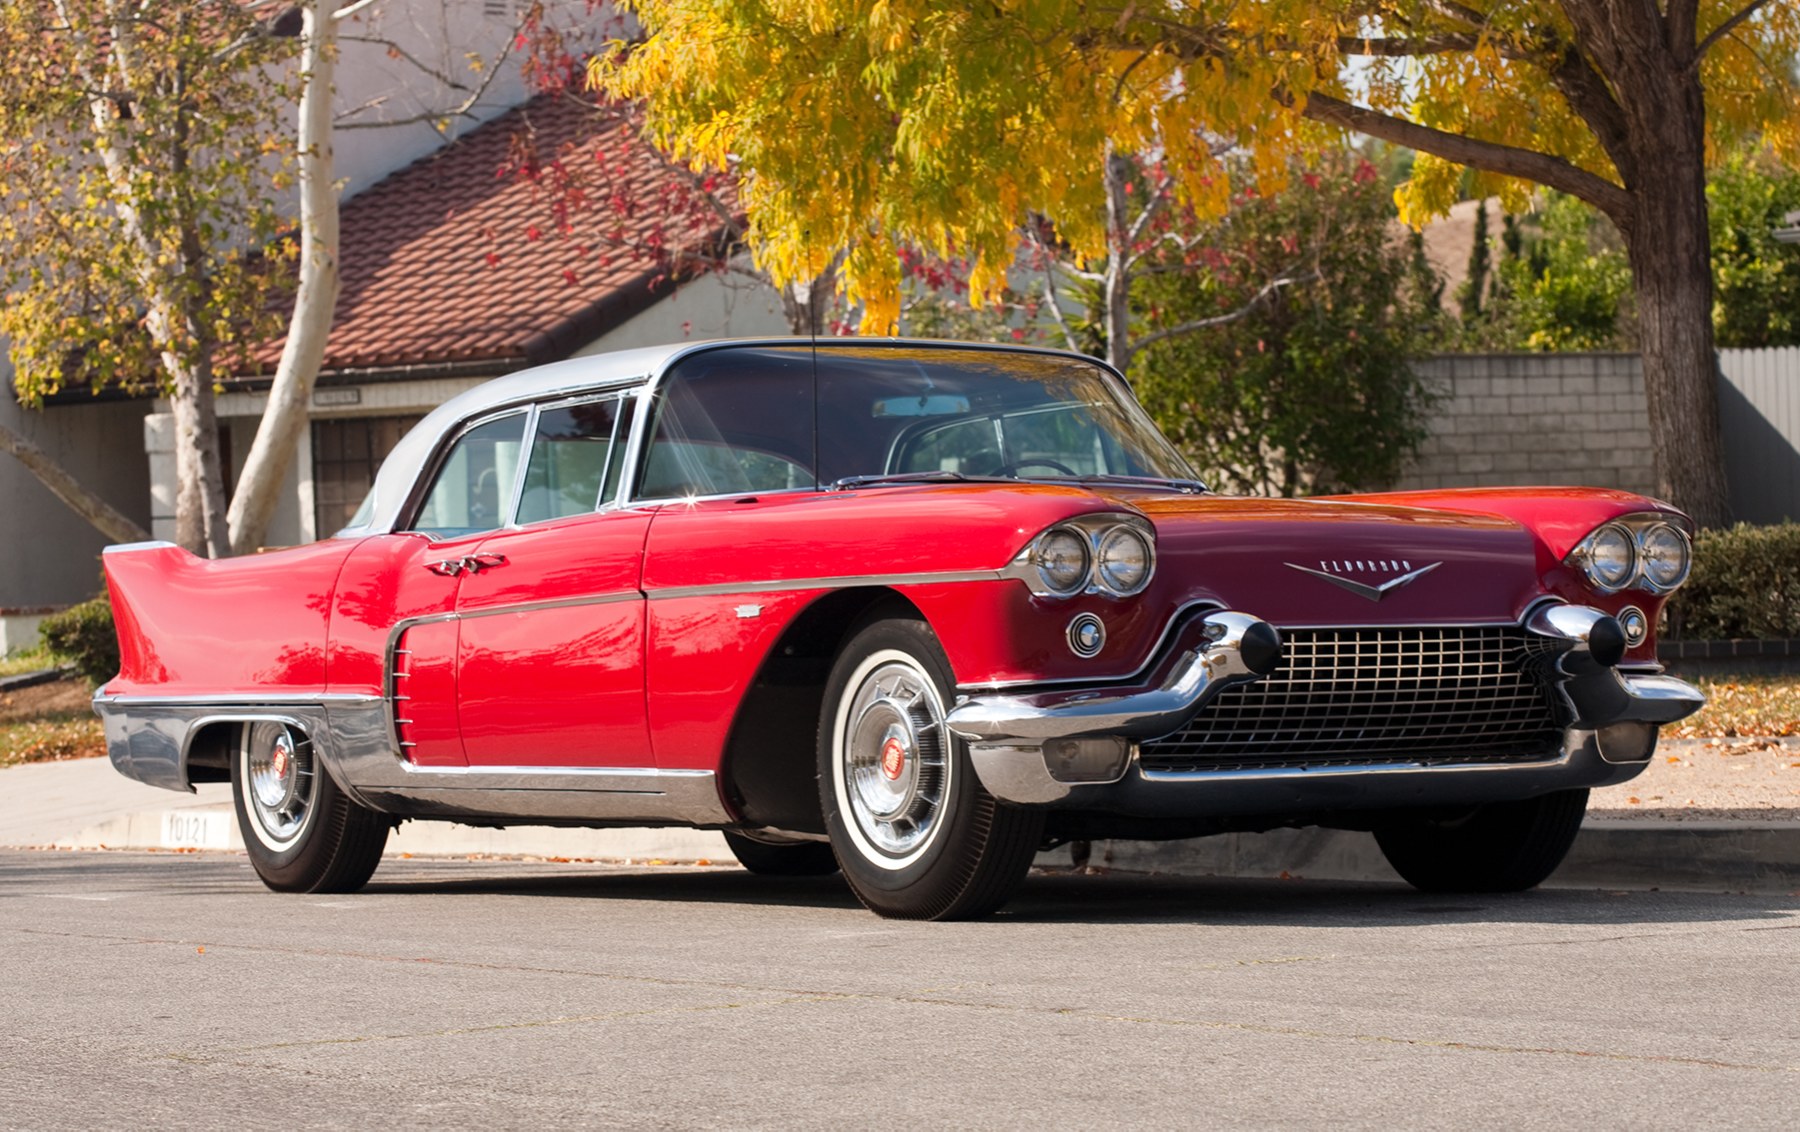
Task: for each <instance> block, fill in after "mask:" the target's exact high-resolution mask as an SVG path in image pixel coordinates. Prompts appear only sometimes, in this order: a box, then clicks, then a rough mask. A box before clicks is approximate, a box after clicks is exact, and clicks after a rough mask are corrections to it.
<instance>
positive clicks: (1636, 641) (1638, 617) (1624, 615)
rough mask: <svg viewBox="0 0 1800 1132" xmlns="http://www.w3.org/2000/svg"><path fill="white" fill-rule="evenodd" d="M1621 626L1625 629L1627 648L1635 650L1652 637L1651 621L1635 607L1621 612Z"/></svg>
mask: <svg viewBox="0 0 1800 1132" xmlns="http://www.w3.org/2000/svg"><path fill="white" fill-rule="evenodd" d="M1619 624H1620V625H1621V626H1623V627H1624V629H1625V647H1626V648H1631V649H1635V648H1637V647H1638V646H1639V645H1641V644H1643V643H1644V638H1645V637H1648V636H1649V635H1650V619H1649V618H1648V617H1645V616H1644V611H1643V610H1641V609H1639V608H1638V607H1637V606H1635V605H1628V606H1626V607H1625V608H1624V609H1621V610H1619Z"/></svg>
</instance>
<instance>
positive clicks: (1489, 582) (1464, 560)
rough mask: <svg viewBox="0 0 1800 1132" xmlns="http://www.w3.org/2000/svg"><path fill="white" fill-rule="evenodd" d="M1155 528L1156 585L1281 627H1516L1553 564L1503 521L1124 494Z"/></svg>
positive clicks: (1526, 535) (1366, 506) (1517, 527)
mask: <svg viewBox="0 0 1800 1132" xmlns="http://www.w3.org/2000/svg"><path fill="white" fill-rule="evenodd" d="M1114 498H1115V500H1116V501H1117V502H1119V503H1121V504H1124V505H1126V506H1129V507H1131V508H1133V509H1135V510H1137V511H1140V512H1142V513H1143V514H1144V515H1145V516H1146V517H1148V518H1149V519H1150V520H1151V522H1153V523H1154V524H1155V525H1156V532H1157V570H1156V582H1155V583H1154V587H1155V589H1156V590H1157V591H1159V593H1160V594H1161V595H1162V596H1163V597H1165V598H1166V599H1167V600H1169V601H1170V602H1172V603H1173V604H1174V605H1175V606H1177V607H1179V606H1181V605H1186V604H1189V603H1191V602H1194V601H1217V602H1219V603H1221V604H1223V605H1224V606H1225V607H1226V608H1228V609H1237V610H1241V611H1243V612H1245V613H1251V614H1254V615H1256V616H1258V617H1261V618H1263V619H1265V620H1267V621H1270V622H1272V623H1274V624H1275V625H1277V626H1282V625H1287V626H1303V625H1370V624H1401V625H1419V624H1478V623H1489V624H1492V623H1500V622H1517V621H1518V620H1519V619H1520V618H1521V617H1522V616H1523V615H1524V613H1525V610H1526V609H1527V608H1529V607H1530V606H1531V605H1532V603H1534V602H1535V601H1537V600H1538V599H1540V598H1541V597H1542V596H1543V594H1544V592H1545V590H1544V580H1543V572H1544V570H1545V569H1546V568H1548V567H1551V566H1553V565H1554V560H1552V559H1550V558H1549V555H1548V553H1547V551H1546V550H1545V549H1544V548H1543V546H1542V544H1541V543H1540V541H1539V540H1538V538H1537V537H1536V536H1535V535H1534V534H1533V533H1532V532H1531V531H1530V530H1529V529H1527V528H1526V527H1525V526H1523V525H1521V524H1520V523H1518V522H1516V521H1514V520H1512V519H1509V518H1504V517H1502V516H1498V515H1492V514H1488V515H1482V514H1470V513H1467V512H1452V511H1441V510H1432V509H1426V508H1420V507H1405V506H1397V505H1393V504H1370V503H1350V502H1342V501H1327V500H1298V499H1254V498H1241V497H1235V496H1216V495H1208V496H1197V497H1196V496H1170V495H1167V494H1155V495H1152V494H1150V493H1133V494H1126V493H1121V494H1120V495H1117V496H1114Z"/></svg>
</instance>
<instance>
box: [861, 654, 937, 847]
mask: <svg viewBox="0 0 1800 1132" xmlns="http://www.w3.org/2000/svg"><path fill="white" fill-rule="evenodd" d="M946 739H947V736H946V734H945V731H944V710H943V706H942V705H941V704H940V703H939V702H938V696H937V689H935V688H934V687H932V686H931V683H930V681H929V680H927V679H926V678H925V676H924V674H923V673H921V672H919V671H918V669H916V668H914V667H912V666H911V665H909V664H903V663H900V662H898V661H890V662H888V663H886V664H883V665H881V666H880V667H878V668H876V669H875V670H874V671H873V672H871V673H869V674H868V675H867V676H866V677H864V678H863V681H862V683H861V684H860V685H858V687H857V689H856V693H855V696H854V697H853V698H852V700H851V703H850V710H849V727H848V728H847V730H846V733H845V735H844V741H843V747H842V749H841V753H840V758H841V759H842V760H843V771H844V784H845V786H846V787H847V788H848V789H847V790H846V793H847V794H848V795H849V798H848V800H849V803H850V812H851V816H852V817H853V818H854V820H855V822H856V826H857V829H858V830H859V831H860V832H861V833H862V835H863V837H864V838H866V839H867V840H868V841H869V843H870V844H871V845H873V846H874V847H875V848H876V849H878V850H879V851H880V852H882V853H885V854H888V855H889V856H894V857H903V856H905V855H907V854H908V853H911V852H912V851H914V850H915V849H917V848H919V847H920V846H921V845H923V844H924V843H925V842H926V840H927V839H929V838H930V836H931V834H932V831H933V830H934V829H935V828H936V826H937V822H938V820H939V818H940V817H941V815H942V813H943V807H944V799H945V797H946V790H947V788H948V786H949V780H950V765H949V757H948V754H949V752H948V749H947V747H946Z"/></svg>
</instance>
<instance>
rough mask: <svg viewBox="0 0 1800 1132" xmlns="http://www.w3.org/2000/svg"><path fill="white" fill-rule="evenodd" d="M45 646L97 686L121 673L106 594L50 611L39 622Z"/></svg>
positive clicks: (117, 638) (116, 640)
mask: <svg viewBox="0 0 1800 1132" xmlns="http://www.w3.org/2000/svg"><path fill="white" fill-rule="evenodd" d="M38 633H39V634H40V635H41V636H42V637H43V638H44V646H45V647H46V648H48V649H49V650H50V652H51V653H52V654H53V655H55V656H57V657H58V658H60V659H62V660H66V661H68V662H69V663H70V664H73V665H74V666H75V670H76V671H77V672H79V673H81V674H82V675H83V676H85V677H87V678H88V681H89V682H90V683H92V684H94V685H95V686H96V687H98V686H99V685H101V684H103V683H105V682H106V681H108V680H111V679H112V678H113V677H114V676H117V675H118V674H119V636H118V634H117V633H115V632H114V631H113V616H112V604H111V603H110V602H108V601H107V600H106V598H105V597H104V596H102V597H97V598H94V599H93V600H92V601H84V602H82V603H81V604H80V605H72V606H70V607H69V608H67V609H65V610H63V611H62V612H61V613H54V614H51V615H50V616H49V617H46V618H44V620H43V621H42V622H41V623H40V624H39V625H38Z"/></svg>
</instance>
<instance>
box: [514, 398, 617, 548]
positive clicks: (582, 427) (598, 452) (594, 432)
mask: <svg viewBox="0 0 1800 1132" xmlns="http://www.w3.org/2000/svg"><path fill="white" fill-rule="evenodd" d="M618 426H619V402H618V401H617V400H616V399H610V398H609V399H607V400H604V401H587V402H583V403H581V404H578V405H563V406H560V407H557V408H546V409H544V410H542V411H540V412H539V413H538V420H537V433H536V435H535V436H533V437H532V440H531V460H530V462H529V463H527V464H526V465H525V490H524V493H523V494H522V495H521V496H520V497H519V516H518V520H517V521H518V522H520V523H536V522H539V521H541V520H544V519H562V518H566V517H567V516H570V515H585V514H587V513H588V512H590V511H592V510H594V508H595V507H597V506H598V505H599V502H600V489H601V485H602V483H603V482H604V481H605V479H606V469H607V457H608V454H609V453H610V452H611V451H612V446H613V439H614V436H615V434H616V433H617V431H618Z"/></svg>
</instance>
